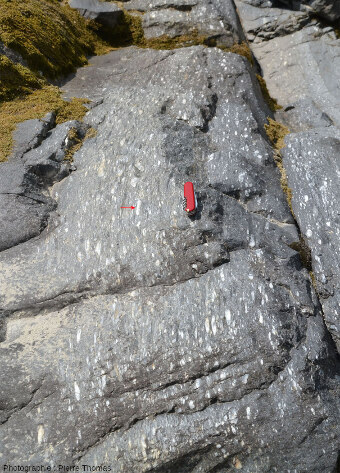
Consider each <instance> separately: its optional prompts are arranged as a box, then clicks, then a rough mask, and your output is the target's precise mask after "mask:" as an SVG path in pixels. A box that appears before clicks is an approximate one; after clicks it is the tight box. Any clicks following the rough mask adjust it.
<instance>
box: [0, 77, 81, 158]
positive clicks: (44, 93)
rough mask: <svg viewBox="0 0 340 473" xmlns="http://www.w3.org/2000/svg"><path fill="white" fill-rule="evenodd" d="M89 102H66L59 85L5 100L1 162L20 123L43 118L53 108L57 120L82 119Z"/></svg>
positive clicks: (0, 126) (0, 130)
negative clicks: (86, 104) (85, 104)
mask: <svg viewBox="0 0 340 473" xmlns="http://www.w3.org/2000/svg"><path fill="white" fill-rule="evenodd" d="M86 102H88V101H87V100H82V99H73V100H71V102H65V100H63V99H62V98H61V94H60V91H59V89H58V87H54V86H44V87H43V88H41V89H40V90H36V91H35V92H33V93H31V94H30V95H28V96H26V97H24V98H17V99H15V100H11V101H8V102H4V103H3V104H1V106H0V162H1V161H5V160H6V159H7V156H8V155H9V154H10V153H11V150H12V146H13V138H12V135H13V131H14V130H15V128H16V126H17V124H18V123H20V122H22V121H24V120H30V119H32V118H43V117H44V116H45V115H46V114H47V113H48V112H50V111H51V110H55V111H56V122H57V123H62V122H65V121H68V120H81V119H82V118H83V117H84V115H85V113H86V112H87V108H86V107H85V106H84V105H83V104H84V103H86Z"/></svg>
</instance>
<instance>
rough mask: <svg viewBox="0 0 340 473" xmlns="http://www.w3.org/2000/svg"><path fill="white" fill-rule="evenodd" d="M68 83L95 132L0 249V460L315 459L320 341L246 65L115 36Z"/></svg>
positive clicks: (325, 412) (331, 420)
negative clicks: (31, 219) (37, 225)
mask: <svg viewBox="0 0 340 473" xmlns="http://www.w3.org/2000/svg"><path fill="white" fill-rule="evenodd" d="M76 91H78V94H79V95H80V96H82V97H88V98H89V99H91V100H93V101H94V104H93V107H92V109H91V110H90V111H89V112H88V114H87V115H86V117H85V120H84V121H85V124H86V125H87V126H92V127H94V128H96V129H97V135H96V136H95V137H93V138H90V139H88V140H86V141H85V142H84V144H83V146H82V147H81V149H80V150H79V151H77V152H76V153H75V154H74V164H75V166H76V168H77V169H76V171H75V172H73V173H72V174H71V175H70V176H68V177H67V178H66V179H63V180H61V181H60V182H52V183H51V185H50V188H49V192H50V195H51V197H52V198H53V199H54V200H55V202H56V203H57V210H56V213H55V215H53V216H51V217H50V219H49V224H48V226H47V228H46V229H45V230H44V232H43V233H42V234H41V235H40V236H39V237H38V238H36V239H32V240H29V241H27V242H25V243H22V244H20V245H18V246H16V247H13V248H9V249H7V250H6V251H3V252H2V253H1V258H0V278H1V279H0V290H1V291H0V294H1V299H0V300H1V311H2V312H1V314H2V317H3V319H4V320H6V321H7V325H6V333H4V336H3V342H2V344H1V345H0V347H1V348H0V349H1V354H2V355H1V356H2V360H3V362H2V363H1V368H0V369H1V377H2V379H6V380H7V382H6V383H5V385H4V388H2V399H1V405H2V406H3V412H2V421H1V422H2V424H1V429H0V434H1V442H0V444H1V445H2V447H1V449H2V451H1V453H2V457H1V459H2V461H3V462H4V463H5V462H8V463H9V462H12V463H13V462H14V461H16V462H19V463H20V464H28V463H32V462H50V463H51V464H58V462H62V464H65V465H66V464H69V465H74V464H77V463H78V464H80V465H81V464H84V463H86V464H94V465H102V464H109V465H111V467H112V471H113V472H124V473H125V472H129V471H136V472H140V473H141V472H147V471H148V472H154V473H161V472H171V473H175V472H176V473H184V472H195V473H198V472H201V473H203V472H206V473H208V472H211V471H214V472H216V473H222V472H232V471H234V470H235V469H241V468H242V471H245V472H248V473H250V472H258V473H260V472H261V473H266V472H268V473H269V472H270V473H272V472H278V473H281V472H288V471H289V470H290V471H294V469H295V470H296V471H301V472H302V471H308V472H315V473H319V472H325V473H327V472H329V473H332V472H333V471H334V468H335V465H336V463H337V444H338V438H339V431H338V426H339V425H340V422H339V415H338V412H339V411H338V407H337V405H336V403H337V400H338V396H337V392H336V390H337V389H338V384H337V378H336V376H337V375H338V374H339V373H338V369H339V368H338V365H337V364H336V363H337V358H336V356H337V353H336V350H335V347H334V343H333V340H332V338H331V337H330V335H329V333H328V331H327V330H326V328H325V325H324V321H323V318H322V312H321V308H320V305H319V301H318V299H317V297H316V294H315V291H314V289H313V285H312V282H311V279H310V277H309V274H308V271H307V270H306V269H305V268H304V267H303V266H302V264H301V260H300V256H299V254H298V253H297V252H296V251H295V250H293V249H292V248H291V246H294V243H297V242H298V241H299V234H298V231H297V227H296V225H295V223H294V219H293V217H292V215H291V213H290V211H289V208H288V205H287V202H286V198H285V196H284V194H283V191H282V190H281V188H280V184H279V182H280V175H279V171H278V169H277V168H276V166H275V164H274V161H273V156H272V155H273V151H272V148H271V146H270V145H269V143H268V141H267V139H266V136H265V133H264V128H263V126H264V123H265V122H266V117H267V116H268V114H269V110H268V109H267V107H266V105H265V103H264V102H263V99H262V97H261V92H260V89H259V86H258V83H257V81H256V79H255V77H254V75H253V72H252V70H251V67H250V64H249V63H248V61H247V60H246V59H244V58H242V57H240V56H237V55H234V54H231V53H224V52H222V51H220V50H218V49H209V48H204V47H193V48H186V49H180V50H175V51H153V50H138V49H137V48H129V49H124V50H118V51H114V52H112V53H110V54H109V55H106V56H103V57H97V58H95V59H94V60H93V63H92V66H91V67H87V68H83V69H81V70H79V71H78V72H77V74H76V75H75V77H74V78H73V79H72V80H71V81H70V82H68V83H67V84H66V85H65V87H64V92H65V95H70V96H72V95H77V94H76V93H75V92H76ZM47 140H48V138H47V139H46V140H44V141H43V142H42V144H41V145H40V146H39V147H38V148H36V149H34V150H33V152H37V151H38V150H39V148H41V147H44V148H41V149H49V147H48V141H47ZM187 180H191V181H193V182H194V183H195V188H196V192H197V197H198V212H197V214H196V215H195V216H194V217H191V218H189V217H187V216H186V215H185V214H184V212H183V210H182V208H181V200H182V193H183V183H184V182H185V181H187ZM129 205H133V206H135V207H136V208H135V209H134V210H131V209H121V208H120V207H121V206H129ZM19 268H20V270H19ZM13 275H15V277H13ZM292 436H294V437H293V438H294V441H293V442H292Z"/></svg>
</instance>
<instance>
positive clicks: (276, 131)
mask: <svg viewBox="0 0 340 473" xmlns="http://www.w3.org/2000/svg"><path fill="white" fill-rule="evenodd" d="M267 120H268V124H267V125H264V128H265V131H266V134H267V136H268V138H269V140H270V142H271V144H272V145H273V146H274V148H275V150H276V152H275V154H274V160H275V163H276V165H277V167H278V168H279V170H280V174H281V180H280V183H281V187H282V190H283V192H284V193H285V194H286V198H287V202H288V205H289V208H290V210H291V212H292V215H293V216H294V211H293V206H292V190H291V188H290V187H289V186H288V179H287V173H286V170H285V168H284V166H283V163H282V157H281V155H280V150H281V149H282V148H283V147H284V146H286V145H285V142H284V138H285V136H286V135H288V134H289V133H290V132H289V129H288V128H287V127H286V126H285V125H283V124H282V123H280V122H277V121H275V120H273V119H272V118H269V117H268V118H267Z"/></svg>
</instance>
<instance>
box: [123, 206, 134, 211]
mask: <svg viewBox="0 0 340 473" xmlns="http://www.w3.org/2000/svg"><path fill="white" fill-rule="evenodd" d="M135 208H136V207H134V206H133V205H131V207H121V209H131V210H132V209H135Z"/></svg>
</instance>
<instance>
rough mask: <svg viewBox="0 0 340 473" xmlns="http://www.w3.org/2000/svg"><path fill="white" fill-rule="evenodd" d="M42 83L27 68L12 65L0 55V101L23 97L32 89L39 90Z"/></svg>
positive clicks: (6, 58) (5, 57)
mask: <svg viewBox="0 0 340 473" xmlns="http://www.w3.org/2000/svg"><path fill="white" fill-rule="evenodd" d="M43 84H44V81H43V80H42V79H40V78H38V77H37V76H36V75H35V74H34V73H32V72H31V71H30V70H29V69H28V68H27V67H24V66H22V65H20V64H14V63H13V62H12V61H11V60H10V59H9V58H8V57H7V56H2V55H0V101H1V102H2V101H4V100H10V99H13V98H14V97H16V96H18V95H25V94H28V93H29V92H31V91H32V89H40V88H41V87H42V86H43Z"/></svg>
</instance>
